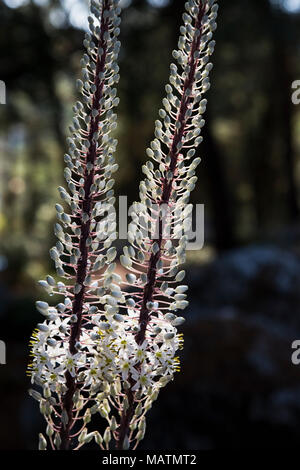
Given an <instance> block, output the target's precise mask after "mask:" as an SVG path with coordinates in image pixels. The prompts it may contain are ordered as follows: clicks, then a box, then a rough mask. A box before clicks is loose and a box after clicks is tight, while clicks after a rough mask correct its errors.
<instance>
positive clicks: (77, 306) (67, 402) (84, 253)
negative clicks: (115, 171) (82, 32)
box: [60, 0, 109, 450]
mask: <svg viewBox="0 0 300 470" xmlns="http://www.w3.org/2000/svg"><path fill="white" fill-rule="evenodd" d="M108 9H109V2H108V0H104V1H103V6H102V15H101V20H100V21H101V32H100V37H99V48H102V49H103V54H102V55H101V58H99V56H97V64H96V72H95V81H94V84H95V86H96V91H95V93H94V95H93V104H92V109H97V110H99V112H98V114H97V116H96V117H91V121H90V125H89V136H88V141H89V143H90V147H89V149H88V152H87V155H86V165H87V164H88V163H90V164H91V168H92V169H91V170H88V167H87V166H86V169H85V175H84V194H85V196H84V199H83V201H82V204H81V211H82V214H83V213H85V214H88V216H89V219H88V220H87V222H84V221H83V220H81V235H80V240H79V250H80V253H81V256H80V258H79V260H78V264H77V268H76V273H77V274H76V283H77V284H80V285H81V286H82V288H81V290H80V292H79V293H77V294H75V296H74V300H73V306H72V315H76V317H77V321H76V322H75V323H73V324H72V327H71V334H70V340H69V350H70V353H71V354H76V352H77V349H76V343H77V342H78V341H79V339H80V335H81V324H82V314H83V304H84V301H85V291H86V287H85V286H84V281H85V279H86V277H87V275H88V259H89V247H88V246H87V239H88V238H89V237H90V232H91V230H90V226H91V220H90V217H91V213H92V209H93V197H92V196H91V194H90V193H91V186H92V184H93V182H94V178H95V169H94V165H95V162H96V158H97V147H96V143H95V141H94V140H93V136H94V134H95V132H98V129H99V123H100V116H101V109H100V100H101V98H102V96H103V87H104V81H103V79H101V80H100V78H99V74H100V73H103V72H104V71H105V62H106V56H107V44H106V42H105V41H104V34H105V32H107V31H108V24H109V19H104V17H103V11H104V10H108ZM89 166H90V165H89ZM66 385H67V392H66V393H65V395H64V397H63V403H62V406H63V409H64V410H66V412H67V415H68V423H67V425H66V426H64V425H63V424H61V430H60V437H61V449H62V450H68V449H69V448H70V444H71V438H70V430H71V428H72V426H73V424H74V416H73V406H74V403H73V396H74V393H75V391H76V389H77V383H76V377H72V375H71V374H70V372H66Z"/></svg>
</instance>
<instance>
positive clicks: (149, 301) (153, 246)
mask: <svg viewBox="0 0 300 470" xmlns="http://www.w3.org/2000/svg"><path fill="white" fill-rule="evenodd" d="M213 3H214V2H213V1H209V0H194V1H190V2H187V3H186V7H187V11H188V13H190V15H188V14H184V16H183V18H184V21H185V22H186V25H185V27H183V29H181V31H182V34H183V37H181V39H182V42H181V44H180V49H182V50H184V53H185V54H186V60H183V61H181V62H180V61H179V63H180V65H181V66H182V67H183V68H184V75H183V76H179V75H177V77H176V78H177V81H175V80H174V81H173V82H172V84H173V85H174V87H175V89H176V90H177V91H179V93H180V100H178V99H177V100H175V99H174V95H173V94H172V87H171V86H170V85H167V87H166V90H167V93H168V96H169V97H170V98H169V101H167V100H166V101H167V103H166V106H165V107H166V109H167V111H168V112H169V116H170V118H169V120H168V121H166V120H165V126H166V129H167V131H166V132H162V129H163V127H162V124H161V122H160V121H158V127H157V129H156V137H157V140H156V142H154V146H153V147H152V149H154V150H156V151H157V150H158V149H160V144H159V140H161V141H162V143H163V144H164V145H166V144H167V143H168V144H167V150H166V151H165V153H163V152H161V155H164V163H163V162H162V159H161V157H160V158H159V159H158V160H157V161H159V162H160V168H159V171H158V175H161V176H160V177H159V176H157V173H155V170H154V168H153V164H152V163H151V164H150V165H149V166H148V167H147V168H146V171H145V173H146V175H150V178H151V179H150V181H151V185H148V186H147V185H146V188H147V190H146V192H147V194H148V200H145V201H146V203H149V204H155V206H156V207H158V211H157V213H156V215H155V216H153V215H151V219H152V220H151V222H152V223H153V222H154V225H155V226H156V230H155V234H156V238H154V239H151V240H149V242H147V247H146V249H144V252H146V254H147V255H148V260H147V264H146V266H147V268H146V272H147V281H146V282H145V284H144V287H143V289H142V292H141V293H140V294H139V295H138V296H137V299H138V302H137V305H138V308H136V309H135V313H136V315H138V318H139V319H138V332H137V333H136V336H135V340H136V342H137V344H138V345H139V346H140V347H142V345H143V344H144V342H145V340H147V336H146V333H147V330H148V327H149V324H150V322H151V319H152V313H155V312H153V308H154V307H153V306H154V305H155V303H157V305H160V300H159V297H160V296H162V295H163V292H162V290H161V285H162V280H161V279H162V271H163V269H162V267H163V265H164V261H165V260H166V249H165V242H166V241H167V240H166V237H165V235H164V225H165V224H164V222H165V221H164V220H163V215H162V211H161V210H160V208H162V207H168V208H170V212H171V217H172V220H173V221H174V220H175V216H174V213H172V211H173V207H174V198H173V196H174V194H175V195H176V192H177V189H178V187H177V182H179V183H180V181H181V180H182V178H181V177H180V174H179V166H178V164H179V162H180V163H181V164H182V163H183V162H184V159H185V157H184V156H183V154H182V149H184V148H189V149H191V147H192V145H185V143H186V141H188V140H191V138H193V132H192V135H190V134H191V129H193V127H195V124H196V121H194V120H193V118H194V117H195V116H193V112H195V111H196V112H197V108H200V109H201V113H202V108H203V107H204V103H203V102H202V104H201V106H199V105H198V106H197V103H199V101H200V99H198V98H199V97H201V92H202V91H203V92H204V91H206V90H205V86H203V87H202V85H200V87H199V81H200V83H202V81H203V80H205V78H206V77H207V75H208V73H206V74H202V73H201V69H202V67H203V64H204V66H205V65H206V63H207V61H206V62H205V63H204V62H203V55H202V56H201V54H203V49H204V46H205V44H206V43H207V41H209V39H210V37H211V33H210V35H208V34H207V31H208V28H209V27H210V26H207V24H208V20H207V15H208V14H209V10H210V7H211V6H212V5H213ZM215 13H216V8H215V11H214V12H213V15H215ZM214 19H215V18H210V20H209V21H210V22H209V25H211V28H212V29H213V28H214V27H215V22H214ZM184 36H186V37H187V38H188V39H184ZM191 36H192V37H191ZM187 44H188V46H187ZM187 47H188V51H187ZM210 48H211V49H213V47H212V45H211V47H210ZM207 55H208V54H207ZM183 56H184V54H183ZM175 58H182V56H181V53H180V52H179V53H178V52H177V51H175ZM175 70H176V71H177V68H175ZM183 77H184V79H183ZM178 84H180V85H178ZM197 85H198V86H197ZM170 103H171V104H172V105H173V106H175V107H176V115H175V113H174V111H171V104H170ZM195 105H196V106H195ZM201 113H200V114H201ZM166 115H167V113H166V112H165V111H162V113H161V117H164V118H165V117H166ZM170 123H172V124H171V125H170ZM201 125H202V123H201ZM199 127H200V125H199ZM170 129H171V130H172V133H170V131H169V130H170ZM199 133H200V132H198V133H197V134H196V135H195V136H196V141H197V135H199ZM196 146H197V145H196ZM193 153H194V151H193ZM150 155H151V156H152V157H154V159H155V152H153V151H152V150H150ZM188 159H189V157H188V158H187V160H188ZM162 166H163V171H162ZM153 175H154V176H153ZM157 187H158V190H159V191H157V189H155V191H153V193H155V194H154V196H153V193H151V190H149V188H152V189H153V188H157ZM150 194H151V195H150ZM157 194H159V197H157ZM145 197H146V196H145ZM146 199H147V197H146ZM175 200H176V199H175ZM146 205H147V204H146ZM148 207H149V206H148ZM152 214H153V211H152ZM140 226H141V225H140ZM183 243H184V242H183ZM127 263H128V262H127ZM144 266H145V265H144ZM167 269H168V267H167V268H166V270H167ZM158 273H159V274H158ZM173 282H174V281H173ZM136 285H137V286H139V283H137V284H136ZM168 297H169V295H168ZM177 297H178V296H177ZM184 297H185V296H183V298H184ZM157 299H158V300H157ZM156 301H157V302H156ZM184 303H186V302H185V301H184ZM165 304H167V302H164V305H165ZM175 304H176V302H175ZM156 309H157V307H156ZM174 309H176V306H175V308H174ZM172 317H175V316H174V315H173V314H171V317H170V318H172ZM150 334H151V333H150ZM167 337H168V335H167ZM170 337H172V334H171V336H170ZM140 368H141V367H140V365H137V366H136V369H140ZM130 383H131V387H130V388H129V389H128V390H127V392H126V393H127V401H128V404H129V406H127V407H126V409H125V410H124V412H123V415H122V417H121V421H120V423H121V424H120V427H119V432H118V435H117V445H116V446H117V448H118V449H122V448H124V439H125V438H126V436H127V437H128V435H129V434H130V429H129V427H130V422H131V418H132V417H133V416H134V414H135V409H136V406H137V400H135V395H134V391H133V390H132V388H133V389H135V388H136V387H135V381H134V380H132V378H131V379H130ZM126 428H127V429H126Z"/></svg>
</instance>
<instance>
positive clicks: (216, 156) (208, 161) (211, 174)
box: [200, 114, 237, 251]
mask: <svg viewBox="0 0 300 470" xmlns="http://www.w3.org/2000/svg"><path fill="white" fill-rule="evenodd" d="M203 138H204V142H203V144H201V146H200V152H201V153H202V152H203V154H204V159H203V162H202V166H203V169H204V171H206V174H207V180H208V189H209V192H210V200H211V206H212V219H213V227H214V236H215V246H216V249H217V250H218V251H224V250H229V249H231V248H233V247H234V246H236V244H237V241H236V238H235V231H234V204H233V202H232V200H231V197H232V196H231V191H230V187H229V185H228V182H227V180H226V176H225V174H226V172H225V164H224V162H223V160H222V156H221V154H220V152H219V148H218V146H217V143H216V142H215V139H214V138H213V135H212V133H211V128H210V120H209V118H208V114H206V126H205V128H204V131H203Z"/></svg>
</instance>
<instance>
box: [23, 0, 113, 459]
mask: <svg viewBox="0 0 300 470" xmlns="http://www.w3.org/2000/svg"><path fill="white" fill-rule="evenodd" d="M91 14H92V16H90V17H89V29H90V32H89V33H87V34H86V35H85V40H84V46H85V48H86V53H85V54H84V56H83V58H82V61H81V63H82V67H83V68H82V80H78V81H77V87H78V89H79V91H80V93H81V95H82V99H81V101H78V102H77V103H76V105H75V106H74V118H73V122H72V125H71V127H70V131H71V134H72V135H71V137H70V138H69V139H68V144H69V153H68V154H67V155H65V163H66V168H65V171H64V176H65V179H66V182H67V186H68V189H67V190H66V189H65V188H63V187H61V188H59V192H60V196H61V198H62V200H63V202H64V206H62V205H60V204H57V205H56V212H57V217H58V223H56V224H55V229H54V231H55V235H56V236H57V238H58V242H57V243H56V246H55V247H54V248H52V249H51V250H50V256H51V258H52V259H53V261H54V263H55V266H56V271H57V274H58V276H59V277H61V278H63V279H65V280H66V283H64V282H56V280H55V279H54V278H53V277H51V276H48V277H47V279H46V280H44V281H40V285H41V286H42V287H44V288H45V289H46V291H47V292H48V293H49V294H50V295H53V294H59V295H62V296H63V297H64V300H63V301H62V302H61V303H59V304H58V305H57V306H56V307H51V306H49V305H48V303H46V302H37V309H38V310H39V311H40V313H41V314H42V315H43V316H44V317H45V320H44V322H43V323H40V324H39V325H38V327H37V330H35V332H34V333H33V336H32V356H33V360H32V364H31V365H30V367H29V368H30V374H31V377H32V383H35V384H37V385H39V386H40V387H41V388H42V391H43V395H42V394H39V392H36V391H31V394H32V396H33V397H34V398H36V399H37V400H38V401H39V403H40V410H41V412H42V414H43V415H44V417H45V419H46V421H47V430H46V434H47V437H48V441H49V442H50V446H51V448H52V449H54V450H55V449H62V450H64V449H70V448H71V447H72V448H75V449H78V448H80V447H81V446H82V445H83V444H85V443H86V442H89V441H90V440H91V439H92V438H95V440H96V442H98V444H99V445H100V441H101V442H102V438H101V436H100V434H99V433H92V435H91V434H87V429H86V424H87V423H88V422H89V421H90V419H91V409H90V406H91V405H90V402H91V400H92V399H93V397H95V394H96V393H97V392H99V385H101V382H99V380H96V379H94V377H95V376H96V377H97V364H96V363H95V359H94V357H95V350H96V348H97V341H96V339H97V338H98V330H99V328H98V327H97V326H96V322H95V317H96V316H97V318H100V317H101V315H102V314H103V312H104V308H105V306H106V298H105V297H104V298H103V299H102V302H101V304H99V297H103V293H102V290H104V291H105V292H107V291H108V292H110V290H111V288H110V283H111V280H110V279H111V277H112V272H113V268H114V265H111V262H112V261H113V260H114V258H115V256H116V250H115V248H114V247H111V245H112V243H113V241H114V240H115V239H116V221H115V212H114V210H113V206H114V193H113V189H112V188H113V185H114V180H113V179H112V175H113V173H114V172H115V171H116V170H117V168H118V165H117V164H116V163H115V160H114V157H113V153H114V152H115V150H116V145H117V141H116V140H115V139H114V138H113V137H112V136H111V132H112V131H113V130H114V129H115V127H116V114H114V108H115V107H116V106H117V105H118V102H119V99H118V98H117V97H116V88H115V87H114V85H115V84H116V83H117V82H118V81H119V74H118V72H119V67H118V65H117V57H118V53H119V49H120V42H119V41H118V34H119V24H120V18H119V15H120V7H119V6H118V0H103V1H95V0H92V1H91ZM65 207H68V210H66V209H65ZM96 272H97V273H98V272H99V275H98V276H97V279H96V278H95V277H94V274H95V273H96ZM103 285H105V288H103V287H102V286H103ZM91 325H92V326H91ZM39 447H40V448H41V449H46V447H47V441H46V439H45V438H44V436H42V435H41V436H40V444H39Z"/></svg>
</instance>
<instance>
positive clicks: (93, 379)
mask: <svg viewBox="0 0 300 470" xmlns="http://www.w3.org/2000/svg"><path fill="white" fill-rule="evenodd" d="M217 10H218V7H217V5H216V4H215V2H214V1H213V0H189V1H188V2H187V3H186V12H185V13H184V15H183V21H184V26H182V28H181V36H180V39H179V44H178V47H179V49H178V50H176V51H174V53H173V56H174V58H175V59H176V61H177V63H178V66H176V65H175V64H172V65H171V75H170V83H169V84H168V85H167V86H166V92H167V96H166V98H164V100H163V106H164V109H161V110H160V111H159V115H160V118H161V120H158V121H156V127H155V139H154V140H153V141H152V142H151V146H150V148H149V149H147V155H148V156H149V157H151V159H152V161H149V162H147V163H146V165H144V167H143V171H144V173H145V175H146V179H145V180H144V181H142V182H141V185H140V202H138V203H135V205H134V210H133V214H132V222H131V224H130V226H129V232H128V240H129V242H130V246H128V247H125V248H124V252H123V254H122V255H121V257H120V262H121V263H122V265H123V266H124V267H125V268H126V269H127V274H126V281H125V282H124V283H123V285H124V288H123V289H122V288H121V286H122V279H121V277H120V276H119V275H118V274H117V273H116V272H115V267H116V263H115V262H114V260H115V257H116V249H115V248H114V247H113V246H112V244H113V242H114V240H115V239H116V220H115V211H114V210H111V209H112V208H113V207H114V204H115V198H114V192H113V189H112V188H113V185H114V180H113V179H112V174H113V173H114V172H115V171H116V170H117V168H118V166H117V164H116V163H115V160H114V157H113V153H114V152H115V150H116V145H117V141H116V140H115V139H114V138H113V137H112V136H111V132H112V131H113V130H114V129H115V127H116V114H114V112H113V108H114V107H115V106H117V105H118V98H117V97H116V88H114V84H115V83H117V82H118V80H119V74H118V72H119V68H118V65H117V62H116V60H117V56H118V52H119V48H120V43H119V41H118V35H119V32H120V31H119V24H120V18H119V14H120V8H119V6H118V0H103V1H100V6H99V2H98V1H94V0H92V2H91V11H92V14H93V17H90V18H89V24H90V34H86V37H85V41H84V45H85V47H86V49H87V53H86V54H85V55H84V57H83V59H82V66H83V72H82V74H83V79H82V80H78V88H79V91H81V93H82V101H81V102H77V103H76V105H75V107H74V112H75V117H74V119H73V123H72V126H71V128H70V130H71V133H72V137H71V138H70V139H69V153H68V154H67V155H66V156H65V162H66V169H65V178H66V181H67V185H68V190H66V189H64V188H59V192H60V195H61V198H62V199H63V201H64V203H65V204H64V205H65V206H68V207H69V210H68V212H65V209H64V207H63V206H62V205H60V204H57V205H56V211H57V217H58V223H57V224H56V225H55V234H56V236H57V238H58V242H57V244H56V246H55V247H54V248H52V249H51V250H50V255H51V258H52V259H53V260H54V262H55V266H56V270H57V274H58V276H60V277H61V278H64V279H65V280H66V283H64V282H61V281H60V282H57V281H56V280H55V279H54V278H53V277H51V276H47V278H46V280H43V281H40V285H41V286H42V287H44V288H45V289H46V291H47V292H48V293H49V294H50V295H54V294H59V295H62V296H64V301H63V302H61V303H59V304H58V305H56V307H52V306H49V305H48V303H46V302H37V308H38V310H39V312H40V313H41V314H42V315H43V316H44V318H45V320H44V322H43V323H40V324H39V325H38V327H37V329H36V330H35V332H34V333H33V336H32V364H31V365H30V373H31V377H32V383H35V384H37V385H39V386H40V387H42V394H40V393H39V392H37V391H35V390H32V391H31V394H32V396H33V397H34V398H36V399H37V400H38V401H39V402H40V409H41V412H42V413H43V415H44V416H45V418H46V420H47V423H48V426H47V430H46V434H47V436H48V439H49V441H50V444H51V447H52V448H53V449H68V448H70V446H71V441H72V440H73V442H76V443H75V444H74V445H73V444H72V445H73V448H75V449H78V448H80V447H81V446H82V445H84V444H85V443H87V442H90V441H91V440H92V439H95V441H96V443H97V444H98V445H99V446H100V447H101V448H103V449H108V448H109V446H110V442H111V441H112V439H114V440H115V442H116V447H117V448H118V449H128V448H130V447H131V446H133V445H137V444H138V442H139V441H140V440H141V439H143V437H144V433H145V429H146V424H145V414H146V412H147V411H148V410H149V409H150V408H151V406H152V402H153V401H154V400H155V399H156V398H157V396H158V393H159V390H160V389H161V388H162V387H164V386H165V385H166V384H167V383H168V382H169V381H170V380H172V378H173V375H174V373H175V372H176V371H177V370H179V359H178V356H177V354H178V353H177V352H178V349H180V348H181V346H182V344H183V339H182V335H181V334H179V333H178V331H177V327H178V326H180V325H181V324H182V323H183V322H184V318H183V317H182V316H181V315H180V313H178V312H181V311H182V310H183V309H184V308H185V307H186V306H187V305H188V301H187V300H186V298H187V294H186V291H187V289H188V287H187V286H186V285H181V284H180V283H181V282H182V281H183V279H184V277H185V272H184V271H183V270H180V268H179V266H180V265H181V264H182V263H184V261H185V249H186V244H187V241H188V240H187V236H186V235H185V231H187V230H188V229H189V228H190V218H189V215H190V214H191V211H192V206H191V205H190V204H188V202H189V196H190V192H191V191H192V190H193V188H194V186H195V183H196V181H197V177H196V176H195V170H196V167H197V165H198V164H199V163H200V159H199V158H194V159H193V157H194V155H195V148H196V147H197V146H198V145H199V144H200V143H201V140H202V137H201V129H202V127H203V125H204V120H203V117H202V115H203V113H204V112H205V108H206V100H205V99H204V98H203V94H204V93H205V92H206V91H207V90H208V89H209V78H208V76H209V72H210V70H211V68H212V64H211V63H210V62H209V57H210V55H211V54H212V52H213V49H214V41H213V40H212V32H213V31H214V30H215V28H216V22H215V20H216V16H217ZM97 412H99V413H100V414H101V416H102V417H103V418H104V419H106V420H107V423H108V425H107V428H106V430H105V432H104V434H103V435H100V433H99V432H98V431H92V432H88V429H87V425H88V423H89V422H90V421H91V415H92V414H94V413H97ZM46 447H47V440H46V439H45V438H44V436H42V435H40V449H45V448H46Z"/></svg>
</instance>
